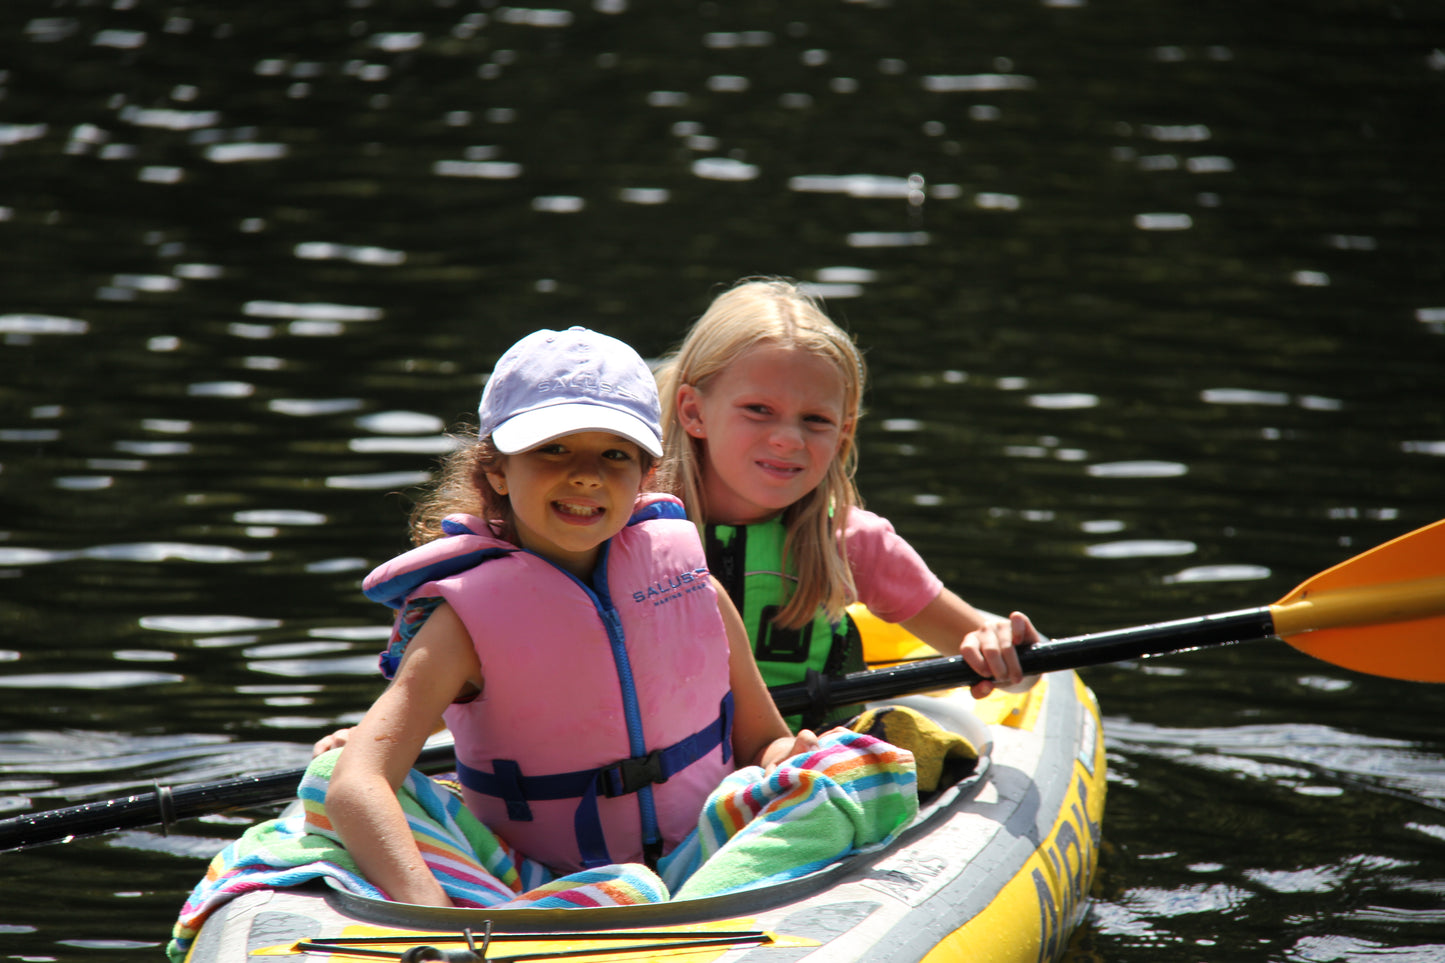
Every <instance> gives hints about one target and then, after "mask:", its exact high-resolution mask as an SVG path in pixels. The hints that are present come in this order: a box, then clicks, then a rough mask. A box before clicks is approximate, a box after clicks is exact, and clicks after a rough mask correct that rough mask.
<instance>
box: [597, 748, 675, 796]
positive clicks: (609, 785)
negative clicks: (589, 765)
mask: <svg viewBox="0 0 1445 963" xmlns="http://www.w3.org/2000/svg"><path fill="white" fill-rule="evenodd" d="M601 780H602V784H601V789H602V795H604V796H606V797H607V798H608V799H615V798H616V797H618V796H626V795H628V794H629V793H634V792H637V790H639V789H641V788H642V787H643V786H650V785H652V784H654V783H660V782H667V774H666V773H664V772H663V771H662V751H661V750H660V749H654V750H652V751H651V752H649V753H648V754H647V755H645V756H634V757H633V758H631V759H624V760H622V761H621V762H619V763H617V764H616V765H615V766H608V767H607V768H605V769H603V770H602V772H601Z"/></svg>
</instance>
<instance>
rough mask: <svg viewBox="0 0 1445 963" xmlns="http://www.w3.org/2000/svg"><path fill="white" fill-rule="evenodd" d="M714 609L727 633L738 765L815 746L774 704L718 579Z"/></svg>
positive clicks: (772, 760)
mask: <svg viewBox="0 0 1445 963" xmlns="http://www.w3.org/2000/svg"><path fill="white" fill-rule="evenodd" d="M712 587H713V590H714V591H715V592H716V593H717V610H718V614H719V615H721V616H722V620H723V626H724V627H725V628H726V629H727V634H728V670H729V673H728V681H729V685H730V686H731V687H732V692H733V755H734V756H735V757H736V759H737V765H738V767H739V768H742V767H743V766H762V767H763V768H765V769H770V768H772V767H773V766H775V765H777V764H778V763H780V762H782V761H783V760H784V759H786V758H788V757H789V756H792V755H796V754H797V753H800V752H808V751H809V750H812V749H816V748H818V737H817V736H815V735H814V734H813V733H812V732H811V731H810V730H808V729H804V730H803V731H802V732H800V733H798V734H797V736H793V735H792V733H790V732H789V731H788V725H787V723H785V722H784V721H783V717H782V716H781V715H780V714H779V713H778V707H777V706H776V705H774V704H773V697H772V695H771V694H770V693H769V692H768V687H767V685H765V684H764V683H763V676H762V673H761V672H759V671H758V664H757V662H755V661H754V660H753V645H752V642H750V641H749V640H748V630H747V629H746V628H744V627H743V620H742V616H740V615H738V610H737V608H736V607H735V606H734V605H733V603H732V599H730V598H728V593H727V591H726V590H725V589H724V588H723V587H722V585H721V584H720V583H719V582H718V580H717V579H715V578H714V579H712Z"/></svg>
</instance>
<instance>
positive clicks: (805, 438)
mask: <svg viewBox="0 0 1445 963" xmlns="http://www.w3.org/2000/svg"><path fill="white" fill-rule="evenodd" d="M677 416H678V419H679V421H681V423H682V426H683V428H684V430H686V431H687V433H688V434H689V435H691V436H692V437H694V438H700V439H702V440H703V465H702V479H703V494H704V496H705V497H706V499H707V514H708V518H707V520H708V522H709V523H710V524H722V525H748V524H752V523H754V522H760V521H765V520H766V519H769V518H772V517H773V516H774V515H777V514H778V513H779V512H781V511H782V510H783V509H785V508H787V507H788V506H789V505H791V504H793V502H795V501H797V500H798V499H800V498H802V497H803V496H804V495H806V494H807V493H808V492H810V491H812V490H813V489H814V488H816V487H818V484H819V483H820V482H821V481H822V480H823V476H824V475H825V474H826V473H827V471H828V467H829V465H831V464H832V462H833V459H834V458H836V457H838V452H839V450H840V449H841V447H842V444H843V441H844V439H846V438H847V437H849V435H850V434H851V432H852V430H853V424H852V421H851V420H849V418H848V412H847V411H846V402H845V387H844V383H843V377H842V375H841V374H840V373H839V371H838V370H837V368H835V367H834V366H833V364H832V362H830V361H828V360H827V359H826V358H822V357H819V356H817V355H815V354H812V353H810V352H808V351H806V350H803V349H801V348H794V347H789V346H786V345H780V344H776V343H764V344H759V345H756V346H754V347H752V348H749V349H748V350H747V351H745V352H743V354H741V355H739V356H738V358H737V359H736V360H735V361H733V362H732V363H731V364H729V365H728V366H727V367H726V368H724V369H723V370H722V371H721V372H720V373H718V374H717V375H716V376H714V377H713V379H712V380H711V381H710V382H709V383H708V385H707V388H706V389H705V390H702V391H700V390H698V389H697V388H695V387H694V386H692V385H683V386H682V387H680V388H679V389H678V393H677Z"/></svg>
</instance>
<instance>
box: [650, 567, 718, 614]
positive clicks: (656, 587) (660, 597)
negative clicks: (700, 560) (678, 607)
mask: <svg viewBox="0 0 1445 963" xmlns="http://www.w3.org/2000/svg"><path fill="white" fill-rule="evenodd" d="M707 576H708V571H707V567H706V566H699V567H698V568H694V569H689V570H688V571H686V572H678V573H677V574H676V575H671V576H668V577H667V578H665V579H658V580H657V581H656V582H653V583H652V584H651V585H649V586H648V587H647V588H645V589H639V590H638V591H636V592H633V593H632V601H634V602H651V603H652V604H653V605H665V604H667V603H668V602H671V601H674V600H675V599H680V598H682V597H683V596H684V595H686V594H687V593H689V592H697V591H700V590H701V589H703V588H704V587H706V585H707V584H708V582H707Z"/></svg>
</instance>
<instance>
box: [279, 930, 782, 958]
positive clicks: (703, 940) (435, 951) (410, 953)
mask: <svg viewBox="0 0 1445 963" xmlns="http://www.w3.org/2000/svg"><path fill="white" fill-rule="evenodd" d="M660 935H662V934H657V933H639V934H629V935H622V936H619V935H618V934H610V935H604V936H599V935H598V934H568V935H567V936H566V937H563V936H545V935H538V934H536V933H524V934H508V935H506V936H505V937H503V938H506V939H513V940H525V941H530V942H539V941H541V942H552V943H557V942H566V941H567V940H568V939H569V938H572V939H581V940H585V941H586V942H588V943H597V942H611V943H616V942H618V941H619V940H622V941H626V940H645V939H653V940H654V942H651V943H638V942H634V943H632V944H631V945H627V944H626V943H624V945H621V946H589V947H581V948H576V949H565V950H541V951H538V952H535V953H513V954H511V955H508V956H488V955H487V948H488V946H489V944H490V943H492V942H498V941H499V938H498V937H496V936H489V939H488V940H487V941H486V942H485V943H483V944H482V946H481V948H480V949H478V948H477V946H476V943H475V941H473V940H471V939H470V938H468V939H467V940H466V941H465V942H466V943H467V946H466V947H465V948H463V949H458V950H442V949H440V948H439V947H437V946H435V945H434V943H437V942H462V941H461V940H459V939H457V938H454V937H452V938H448V939H443V940H432V939H431V938H430V937H428V938H427V939H428V942H426V943H418V942H416V939H415V938H401V939H396V938H390V937H386V938H383V939H385V940H386V941H388V942H410V943H412V946H411V947H410V948H409V949H406V950H383V949H376V948H374V944H372V943H371V942H369V941H368V942H367V943H365V944H363V945H354V944H353V941H351V940H347V939H345V938H340V939H330V940H326V941H325V942H322V941H321V940H319V939H318V940H303V941H301V942H298V943H294V944H292V946H294V948H295V949H296V950H297V951H302V952H322V953H328V954H331V955H333V956H360V957H368V958H382V959H395V960H400V961H402V963H425V961H432V960H437V961H446V963H481V961H488V963H530V961H534V960H538V961H540V960H563V959H580V958H583V957H588V956H591V957H597V956H602V955H604V954H605V955H606V956H608V957H609V958H610V959H618V958H624V959H625V958H626V957H628V956H632V955H635V954H638V953H649V954H650V953H654V952H658V951H673V950H691V949H705V948H708V947H726V948H728V949H740V948H743V947H746V946H763V945H766V944H768V943H772V942H774V940H773V938H772V936H771V934H769V933H766V932H764V931H762V930H753V931H750V932H746V933H732V934H727V935H719V936H707V937H703V936H700V935H699V932H698V931H694V932H692V933H680V934H672V936H673V938H672V939H668V940H663V941H656V937H658V936H660ZM359 939H361V940H367V938H366V937H360V938H359Z"/></svg>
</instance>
